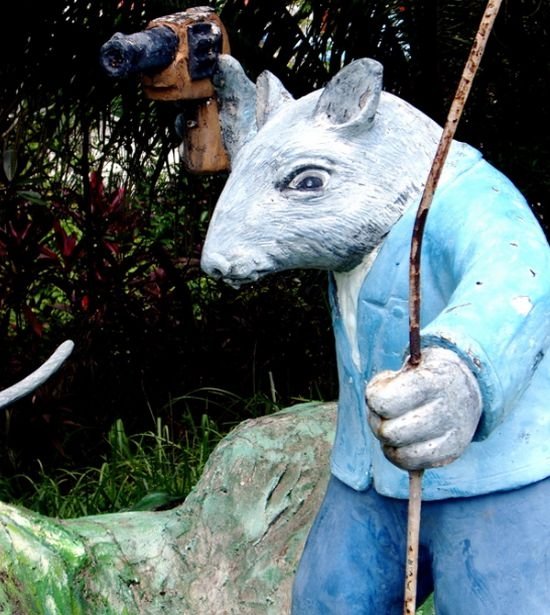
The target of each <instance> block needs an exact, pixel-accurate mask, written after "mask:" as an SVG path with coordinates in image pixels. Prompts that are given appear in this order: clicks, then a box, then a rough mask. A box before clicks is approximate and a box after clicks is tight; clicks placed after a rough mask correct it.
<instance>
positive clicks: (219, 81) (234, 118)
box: [212, 55, 256, 160]
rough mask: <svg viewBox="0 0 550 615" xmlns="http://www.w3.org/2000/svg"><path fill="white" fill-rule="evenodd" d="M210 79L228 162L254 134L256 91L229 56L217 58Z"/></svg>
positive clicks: (237, 63) (233, 59)
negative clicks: (214, 93) (215, 97)
mask: <svg viewBox="0 0 550 615" xmlns="http://www.w3.org/2000/svg"><path fill="white" fill-rule="evenodd" d="M212 80H213V82H214V86H215V88H216V92H217V94H218V103H219V105H220V122H221V126H222V135H223V142H224V145H225V149H226V150H227V152H228V153H229V157H230V158H231V160H233V158H234V157H235V155H236V154H237V152H238V151H239V150H240V149H241V148H242V146H243V145H244V144H245V143H247V142H248V141H250V139H251V138H252V137H253V136H254V135H255V134H256V117H255V109H256V88H255V87H254V84H253V83H252V81H250V79H249V78H248V77H247V76H246V74H245V72H244V70H243V67H242V66H241V65H240V64H239V62H237V60H235V58H233V57H232V56H230V55H220V56H219V57H218V67H217V70H216V72H215V73H214V75H213V77H212Z"/></svg>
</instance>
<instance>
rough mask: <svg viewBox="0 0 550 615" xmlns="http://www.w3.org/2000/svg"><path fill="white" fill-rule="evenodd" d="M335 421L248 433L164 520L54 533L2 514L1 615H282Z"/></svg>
mask: <svg viewBox="0 0 550 615" xmlns="http://www.w3.org/2000/svg"><path fill="white" fill-rule="evenodd" d="M335 414H336V407H335V404H333V403H326V404H323V403H309V404H300V405H297V406H294V407H292V408H289V409H287V410H283V411H281V412H278V413H276V414H273V415H270V416H266V417H262V418H259V419H253V420H249V421H245V422H244V423H242V424H240V425H239V426H238V427H237V428H235V429H234V430H233V431H232V432H231V433H230V434H229V435H228V436H227V437H226V438H224V439H223V440H222V441H221V442H220V444H219V445H218V447H217V448H216V449H215V450H214V452H213V453H212V455H211V457H210V459H209V461H208V463H207V466H206V468H205V471H204V473H203V476H202V477H201V479H200V481H199V482H198V484H197V485H196V487H195V488H194V490H193V491H192V492H191V494H190V495H189V496H188V497H187V499H186V500H185V502H184V503H183V504H181V505H180V506H178V507H177V508H174V509H171V510H168V511H162V512H128V513H117V514H112V515H100V516H94V517H85V518H81V519H72V520H67V521H59V520H55V519H50V518H47V517H44V516H41V515H38V514H36V513H33V512H31V511H27V510H24V509H20V508H16V507H12V506H8V505H5V504H2V505H0V521H1V526H0V550H1V552H2V558H1V560H0V578H1V579H2V584H1V585H0V612H2V613H6V614H9V613H13V614H18V615H19V614H22V613H32V614H33V615H38V614H41V613H44V614H46V613H47V614H48V615H52V614H54V613H60V614H63V615H67V614H68V613H71V614H77V613H87V614H96V613H97V614H101V615H106V614H110V613H112V614H113V615H114V614H116V615H120V614H122V613H128V614H138V613H139V614H141V613H147V614H148V615H154V614H156V613H177V614H178V615H180V614H182V613H183V614H189V615H202V614H204V615H213V614H215V615H223V614H235V615H237V614H238V615H247V614H261V615H271V614H272V615H282V614H284V613H288V612H289V604H290V589H291V585H292V579H293V575H294V572H295V569H296V566H297V563H298V560H299V557H300V554H301V551H302V548H303V544H304V541H305V538H306V535H307V532H308V530H309V527H310V525H311V522H312V521H313V518H314V515H315V513H316V511H317V509H318V507H319V504H320V502H321V499H322V497H323V494H324V490H325V486H326V483H327V480H328V475H329V473H328V455H329V450H330V446H331V443H332V439H333V436H334V422H335Z"/></svg>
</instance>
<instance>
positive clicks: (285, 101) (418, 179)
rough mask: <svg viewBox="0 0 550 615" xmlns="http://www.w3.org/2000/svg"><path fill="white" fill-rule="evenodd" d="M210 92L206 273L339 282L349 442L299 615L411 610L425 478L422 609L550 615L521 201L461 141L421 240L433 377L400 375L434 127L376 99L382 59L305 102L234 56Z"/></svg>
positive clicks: (532, 235) (310, 551)
mask: <svg viewBox="0 0 550 615" xmlns="http://www.w3.org/2000/svg"><path fill="white" fill-rule="evenodd" d="M217 86H218V94H219V98H220V103H221V114H222V131H223V135H224V140H225V144H226V147H227V149H228V151H229V154H230V157H231V165H232V171H231V175H230V177H229V179H228V182H227V184H226V187H225V189H224V192H223V193H222V195H221V197H220V199H219V202H218V205H217V207H216V210H215V212H214V215H213V217H212V221H211V224H210V228H209V230H208V235H207V239H206V243H205V246H204V251H203V256H202V267H203V269H204V270H205V271H206V272H207V273H209V274H210V275H212V276H214V277H216V278H220V279H223V280H225V281H226V282H227V283H229V284H231V285H232V286H235V287H239V286H241V285H242V284H244V283H248V282H253V281H255V280H257V279H259V278H260V277H262V276H264V275H266V274H269V273H273V272H276V271H281V270H285V269H292V268H318V269H325V270H327V271H329V272H331V273H330V290H329V292H330V299H331V303H332V312H333V321H334V330H335V337H336V350H337V357H338V369H339V381H340V398H339V413H338V425H337V432H336V438H335V442H334V447H333V451H332V459H331V471H332V478H331V480H330V483H329V487H328V490H327V493H326V495H325V500H324V503H323V505H322V506H321V509H320V512H319V514H318V516H317V519H316V521H315V524H314V526H313V529H312V532H311V533H310V536H309V539H308V543H307V545H306V548H305V552H304V555H303V557H302V561H301V564H300V568H299V570H298V574H297V578H296V582H295V586H294V601H293V609H294V610H293V612H294V613H295V614H296V615H302V614H306V613H311V614H315V615H317V614H319V613H344V612H345V613H346V614H351V613H374V612H378V613H386V614H392V613H399V612H400V611H401V606H402V593H403V589H402V588H403V571H404V557H405V536H404V534H405V525H406V504H405V501H404V500H405V499H406V498H407V473H406V472H405V471H404V470H405V469H419V468H423V469H427V471H426V473H425V482H424V493H423V499H424V500H425V501H426V504H425V506H424V509H425V513H424V516H425V521H424V523H423V528H422V536H421V550H420V588H419V597H420V599H421V600H422V598H423V597H425V596H426V595H427V594H428V593H429V592H431V591H432V590H433V589H434V587H435V602H436V608H437V609H438V612H442V613H465V612H467V613H488V612H493V613H504V612H510V613H511V612H514V613H516V612H517V613H532V612H543V611H544V609H545V608H547V607H546V606H545V605H547V604H548V601H549V599H550V595H549V591H550V590H549V588H550V582H549V581H550V578H549V572H548V567H547V566H545V562H546V561H547V557H548V555H547V554H548V546H547V545H548V544H549V539H550V517H549V516H548V515H547V512H546V510H547V504H548V502H549V501H550V500H549V498H550V480H549V479H548V478H547V477H548V476H549V475H550V421H549V416H550V415H549V413H548V410H547V405H548V395H549V391H550V362H549V361H550V359H549V357H548V354H547V349H548V344H549V342H550V325H549V322H550V319H549V316H550V274H549V271H550V250H549V247H548V243H547V241H546V238H545V237H544V234H543V232H542V230H541V229H540V227H539V225H538V224H537V222H536V220H535V218H534V216H533V214H532V213H531V211H530V209H529V207H528V205H527V204H526V203H525V201H524V199H523V197H522V196H521V195H520V194H519V192H518V191H517V190H516V188H515V187H514V186H513V185H512V184H511V183H510V181H509V180H507V179H506V178H505V177H504V176H503V175H502V174H500V173H499V172H498V171H497V170H495V169H494V168H493V167H492V166H491V165H489V164H488V163H487V162H486V161H484V160H483V158H482V157H481V154H480V153H479V152H478V151H477V150H475V149H473V148H472V147H470V146H468V145H466V144H463V143H459V142H455V143H454V144H453V146H452V148H451V151H450V155H449V158H448V160H447V163H446V166H445V170H444V172H443V176H442V180H441V182H440V186H439V188H438V190H437V192H436V196H435V200H434V203H433V205H432V211H431V213H430V216H429V219H428V223H427V227H426V231H425V237H424V248H423V252H424V256H423V289H422V295H423V296H422V301H423V303H422V314H421V320H422V339H423V346H424V347H425V350H424V353H423V356H424V360H423V363H422V366H421V367H420V368H419V369H416V370H410V369H407V367H403V365H404V361H405V359H406V355H407V342H408V324H407V298H408V255H409V246H410V239H411V232H412V222H413V219H414V213H415V211H416V205H417V203H418V201H419V198H420V196H421V191H422V183H423V181H424V180H425V178H426V176H427V173H428V169H429V165H430V163H431V160H432V158H433V154H434V151H435V148H436V145H437V143H438V140H439V137H440V134H441V128H440V127H439V126H437V125H436V124H435V123H434V122H433V121H432V120H430V119H429V118H428V117H426V116H425V115H424V114H422V113H421V112H420V111H418V110H417V109H415V108H413V107H412V106H410V105H408V104H407V103H406V102H404V101H403V100H400V99H399V98H397V97H395V96H392V95H391V94H389V93H386V92H383V91H382V67H381V65H380V64H379V63H378V62H375V61H373V60H368V59H364V60H359V61H356V62H353V63H352V64H350V65H349V66H347V67H345V68H344V69H342V71H340V73H338V74H337V75H336V76H335V77H334V78H333V79H332V80H331V81H330V83H329V84H328V85H327V87H326V88H324V89H323V90H321V91H317V92H314V93H312V94H309V95H307V96H305V97H303V98H301V99H299V100H293V99H292V97H291V96H290V94H289V93H288V92H287V91H286V90H285V89H284V87H283V86H282V85H281V83H280V82H279V81H278V80H277V79H276V78H275V77H274V76H273V75H271V74H269V73H267V72H266V73H263V74H262V75H260V77H259V78H258V81H257V83H256V87H254V85H253V84H252V83H250V82H249V81H248V79H247V78H246V76H245V75H244V73H243V71H242V68H241V67H240V65H239V64H238V63H237V62H236V61H235V60H234V59H232V58H231V57H228V56H222V57H221V58H220V71H219V75H218V78H217ZM366 383H369V384H368V388H367V393H366V400H365V385H366ZM450 461H452V463H449V462H450ZM444 464H448V465H444ZM442 466H444V467H442ZM545 503H546V504H545ZM510 579H514V581H513V582H510ZM457 605H460V606H457Z"/></svg>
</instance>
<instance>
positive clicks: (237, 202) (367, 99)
mask: <svg viewBox="0 0 550 615" xmlns="http://www.w3.org/2000/svg"><path fill="white" fill-rule="evenodd" d="M231 66H232V67H233V68H232V69H231V70H233V69H235V63H234V61H232V64H231ZM222 70H223V69H222ZM226 70H229V69H228V68H226ZM236 70H238V69H236ZM239 79H241V80H242V72H241V73H239ZM221 82H222V87H221V88H220V97H221V101H222V113H223V109H224V106H225V108H226V115H225V117H224V116H223V114H222V122H223V124H224V138H225V141H226V144H228V149H229V151H230V155H231V160H232V171H231V174H230V177H229V179H228V181H227V184H226V186H225V188H224V190H223V192H222V194H221V196H220V199H219V201H218V204H217V206H216V209H215V212H214V215H213V217H212V220H211V223H210V227H209V230H208V234H207V238H206V242H205V246H204V250H203V256H202V267H203V269H204V270H205V271H206V272H207V273H208V274H210V275H212V276H214V277H218V278H223V279H224V280H225V281H227V282H228V283H230V284H232V285H233V286H239V285H240V284H242V283H245V282H251V281H254V280H257V279H258V278H260V277H262V276H263V275H265V274H267V273H271V272H274V271H282V270H285V269H294V268H317V269H326V270H332V271H348V270H350V269H352V268H353V267H355V266H356V265H357V264H359V263H360V262H361V260H362V259H363V258H364V257H365V256H366V255H368V254H369V253H370V252H371V251H372V250H373V249H374V248H376V247H377V246H378V245H379V244H380V242H381V241H382V240H383V238H384V236H385V235H386V234H387V233H388V231H389V229H390V228H391V227H392V225H393V224H394V223H395V222H396V221H397V220H398V219H399V217H400V216H401V214H402V213H403V211H404V209H405V208H406V207H407V206H408V204H409V203H410V202H411V201H413V200H415V199H416V198H417V197H418V194H419V190H420V186H419V185H418V181H419V178H420V181H421V179H422V178H423V177H425V172H426V169H427V168H428V166H429V161H430V159H431V156H432V155H433V151H434V149H435V145H436V143H437V138H438V129H437V126H436V125H435V124H433V122H431V120H429V119H428V118H427V117H426V116H424V115H422V114H421V113H420V112H419V111H417V110H416V109H414V108H413V107H411V106H410V105H408V104H407V103H405V102H404V101H402V100H400V99H398V98H396V97H394V96H391V95H390V94H385V93H382V91H381V90H382V66H381V65H380V64H379V63H378V62H376V61H374V60H368V59H364V60H358V61H356V62H353V63H352V64H350V65H349V66H347V67H345V68H344V69H342V70H341V71H340V72H339V73H338V74H337V75H336V76H335V77H334V78H333V79H332V80H331V81H330V83H329V84H328V85H327V87H326V88H324V90H322V91H317V92H313V93H312V94H309V95H307V96H305V97H303V98H301V99H299V100H293V99H292V97H291V96H290V94H288V92H286V90H285V89H284V88H283V86H282V85H281V84H280V82H279V81H278V80H277V79H276V78H275V77H273V75H271V74H270V73H263V74H262V75H260V77H259V78H258V82H257V85H256V88H255V90H253V89H252V86H251V84H250V87H249V86H247V87H245V88H242V87H241V88H239V89H240V91H241V92H243V93H242V94H240V95H239V94H238V93H236V91H235V90H233V91H231V83H230V82H231V78H230V77H229V78H226V79H225V81H224V80H223V79H222V80H221ZM241 85H242V83H241ZM224 88H226V90H225V91H224ZM228 91H229V94H228V93H227V92H228ZM244 97H246V99H245V98H244ZM252 105H255V110H256V113H255V116H254V114H253V113H252V112H251V108H252ZM227 110H228V111H227Z"/></svg>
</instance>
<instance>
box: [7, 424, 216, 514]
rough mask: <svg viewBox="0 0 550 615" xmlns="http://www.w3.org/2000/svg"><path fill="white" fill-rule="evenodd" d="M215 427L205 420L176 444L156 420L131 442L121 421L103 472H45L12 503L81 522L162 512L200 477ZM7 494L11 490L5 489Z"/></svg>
mask: <svg viewBox="0 0 550 615" xmlns="http://www.w3.org/2000/svg"><path fill="white" fill-rule="evenodd" d="M221 437H222V436H221V433H220V431H219V430H218V427H217V426H216V425H215V424H214V422H213V421H212V420H211V419H210V418H209V417H208V416H207V415H206V414H203V415H202V418H201V421H200V423H199V424H198V425H193V424H192V425H191V427H190V429H188V430H186V432H185V435H184V437H183V439H182V441H175V438H174V437H173V434H172V433H171V430H170V428H169V427H168V425H167V424H165V423H163V421H162V420H161V419H160V418H157V419H156V420H155V429H154V430H153V431H148V432H145V433H142V434H137V435H132V436H129V435H128V434H127V433H126V430H125V428H124V424H123V422H122V421H121V420H117V421H115V423H114V424H113V426H112V427H111V429H110V431H109V433H108V435H107V443H108V451H107V453H106V454H105V456H104V460H103V462H102V463H101V465H100V467H90V468H84V469H83V470H79V471H77V470H66V469H59V470H56V471H46V470H45V469H44V468H43V467H42V466H40V472H39V475H38V477H37V478H36V479H34V480H33V479H31V478H29V477H27V476H17V477H14V480H18V481H19V482H20V483H21V482H23V483H25V482H26V483H27V488H24V489H23V492H24V493H25V495H24V496H21V497H20V498H17V499H15V500H12V503H15V504H19V505H22V506H25V507H26V508H30V509H31V510H35V511H37V512H40V513H42V514H44V515H48V516H51V517H59V518H65V519H66V518H70V517H79V516H86V515H94V514H101V513H109V512H117V511H122V510H158V509H162V508H168V507H171V506H174V505H176V504H178V503H179V502H181V501H183V499H184V498H185V496H186V495H187V494H188V493H189V491H190V490H191V488H192V487H193V485H194V484H195V483H196V482H197V480H198V478H199V476H200V475H201V473H202V470H203V468H204V464H205V463H206V460H207V459H208V456H209V455H210V453H211V451H212V450H213V448H214V447H215V445H216V444H217V443H218V441H219V440H220V438H221ZM3 491H4V492H7V493H9V491H10V487H9V485H4V488H3Z"/></svg>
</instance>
